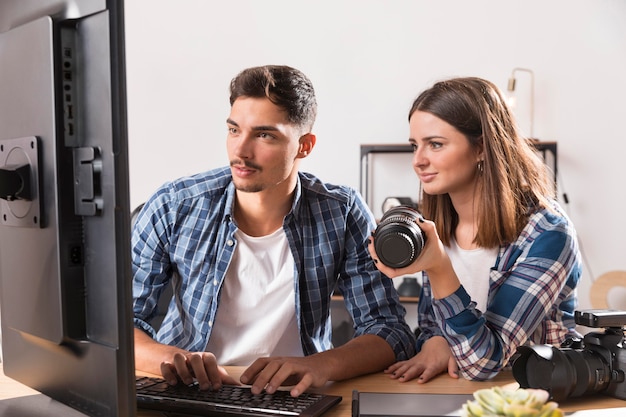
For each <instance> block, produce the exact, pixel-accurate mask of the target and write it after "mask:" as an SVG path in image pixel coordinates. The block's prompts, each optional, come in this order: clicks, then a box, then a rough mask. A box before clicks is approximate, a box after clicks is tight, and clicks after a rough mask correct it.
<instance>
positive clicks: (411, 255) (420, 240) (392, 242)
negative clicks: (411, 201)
mask: <svg viewBox="0 0 626 417" xmlns="http://www.w3.org/2000/svg"><path fill="white" fill-rule="evenodd" d="M420 216H421V215H420V213H419V212H418V211H417V210H416V209H415V208H413V207H411V206H408V205H400V206H395V207H392V208H390V209H389V210H387V211H386V212H385V213H384V214H383V217H382V218H381V219H380V223H378V226H377V227H376V230H375V231H374V248H375V249H376V254H377V255H378V258H379V259H380V261H381V262H382V263H383V264H384V265H386V266H389V267H391V268H403V267H405V266H408V265H410V264H412V263H413V261H415V259H417V257H418V256H419V255H420V254H421V253H422V249H423V248H424V245H425V244H426V235H425V234H424V232H422V229H420V228H419V226H418V225H417V223H416V222H415V221H416V220H417V219H419V218H420Z"/></svg>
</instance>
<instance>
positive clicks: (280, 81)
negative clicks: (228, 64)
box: [230, 65, 317, 131]
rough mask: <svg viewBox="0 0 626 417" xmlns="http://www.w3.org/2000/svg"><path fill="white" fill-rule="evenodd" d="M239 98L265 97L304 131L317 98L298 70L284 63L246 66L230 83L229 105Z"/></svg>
mask: <svg viewBox="0 0 626 417" xmlns="http://www.w3.org/2000/svg"><path fill="white" fill-rule="evenodd" d="M239 97H253V98H263V97H266V98H268V99H269V100H270V101H271V102H272V103H274V104H275V105H277V106H278V107H280V108H282V109H284V110H285V111H286V112H287V119H288V120H289V122H291V123H294V124H296V125H298V126H300V127H301V128H303V129H304V130H307V131H310V130H311V129H312V128H313V123H314V122H315V117H316V115H317V101H316V99H315V90H314V89H313V84H312V83H311V81H310V80H309V79H308V78H307V76H306V75H304V74H303V73H302V72H300V71H298V70H297V69H295V68H291V67H288V66H285V65H265V66H261V67H253V68H247V69H245V70H243V71H241V72H240V73H239V74H238V75H237V76H236V77H235V78H233V80H232V81H231V82H230V105H231V106H232V105H233V103H234V102H235V100H237V99H238V98H239Z"/></svg>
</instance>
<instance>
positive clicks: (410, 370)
mask: <svg viewBox="0 0 626 417" xmlns="http://www.w3.org/2000/svg"><path fill="white" fill-rule="evenodd" d="M446 370H447V371H448V374H449V375H450V376H451V377H452V378H458V377H459V368H458V366H457V364H456V361H455V360H454V356H452V352H451V350H450V347H449V346H448V342H447V340H446V339H444V338H443V337H442V336H433V337H431V338H430V339H428V340H427V341H426V342H425V343H424V345H423V346H422V350H421V351H420V352H419V353H418V354H417V355H415V356H413V357H412V358H411V359H409V360H408V361H401V362H396V363H394V364H393V365H391V366H390V367H389V368H387V369H385V373H386V374H389V375H390V377H391V378H392V379H397V380H398V381H400V382H406V381H410V380H412V379H415V378H417V382H419V383H424V382H428V381H429V380H431V379H432V378H434V377H436V376H437V375H439V374H441V373H443V372H446Z"/></svg>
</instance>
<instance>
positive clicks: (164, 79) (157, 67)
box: [126, 0, 626, 308]
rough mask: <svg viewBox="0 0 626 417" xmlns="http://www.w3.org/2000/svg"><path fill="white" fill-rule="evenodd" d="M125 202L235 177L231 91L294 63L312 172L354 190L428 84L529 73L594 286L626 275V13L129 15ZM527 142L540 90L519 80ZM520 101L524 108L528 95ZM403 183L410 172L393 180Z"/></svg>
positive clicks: (545, 8) (472, 4) (155, 1)
mask: <svg viewBox="0 0 626 417" xmlns="http://www.w3.org/2000/svg"><path fill="white" fill-rule="evenodd" d="M126 9H127V10H126V23H127V26H126V28H127V29H126V41H127V65H128V89H129V90H128V94H129V119H130V120H129V128H130V152H131V200H132V202H133V205H136V204H139V203H140V202H141V201H143V200H145V199H146V198H147V197H148V195H149V194H150V193H151V192H152V191H153V190H154V189H155V188H156V187H157V186H159V185H160V184H161V183H162V182H164V181H166V180H168V179H172V178H175V177H179V176H181V175H185V174H189V173H194V172H199V171H203V170H206V169H208V168H213V167H216V166H220V165H224V164H226V162H227V160H226V150H225V137H226V124H225V120H226V117H227V116H228V113H229V104H228V83H229V81H230V79H231V78H232V77H233V76H234V75H235V74H236V73H237V72H239V71H240V70H241V69H243V68H245V67H248V66H253V65H262V64H287V65H291V66H294V67H296V68H299V69H300V70H302V71H303V72H305V73H306V74H307V75H308V76H309V77H310V78H311V80H312V81H313V84H314V85H315V88H316V91H317V95H318V103H319V115H318V119H317V123H316V128H315V133H316V134H317V137H318V144H317V146H316V148H315V151H314V152H313V153H312V154H311V156H310V157H309V158H308V159H307V160H306V161H305V162H304V164H303V169H305V170H307V171H311V172H314V173H316V174H317V175H318V176H320V177H321V178H323V179H324V180H327V181H330V182H336V183H343V184H347V185H352V186H354V187H358V186H359V167H360V165H359V145H360V144H362V143H404V142H405V141H406V140H407V138H408V123H407V112H408V110H409V106H410V104H411V102H412V100H413V99H414V98H415V96H416V95H417V94H418V93H419V92H420V91H421V90H423V89H424V88H427V87H429V86H430V85H431V84H432V83H433V82H434V81H436V80H439V79H441V78H447V77H451V76H466V75H473V76H480V77H484V78H487V79H490V80H491V81H493V82H494V83H496V84H497V85H498V86H500V87H501V88H502V89H503V90H505V89H506V86H507V80H508V78H509V76H510V75H511V71H512V69H513V68H515V67H524V68H530V69H532V70H533V72H534V74H535V108H536V109H535V118H534V132H533V133H534V136H535V137H537V138H539V139H542V140H549V141H552V140H554V141H557V142H558V146H559V159H558V163H559V171H560V188H561V191H564V192H566V193H567V195H568V197H569V201H570V202H569V204H568V205H566V208H567V210H568V212H569V213H570V216H571V218H572V220H573V221H574V223H575V224H576V227H577V229H578V232H579V237H580V240H581V242H582V245H583V250H584V255H585V257H586V265H587V268H586V269H585V273H584V282H583V284H582V285H581V291H580V301H581V307H582V308H588V307H589V297H588V290H589V287H590V284H591V282H592V280H593V279H594V278H596V277H598V276H599V275H601V274H603V273H605V272H607V271H610V270H615V269H621V270H625V269H626V244H625V243H624V241H625V240H626V226H625V224H626V221H625V215H624V214H625V213H624V207H625V206H626V191H625V190H626V185H625V184H624V182H625V181H626V175H625V172H626V169H625V166H626V161H625V160H624V154H625V151H626V141H625V139H626V137H625V136H626V134H625V133H624V120H625V119H626V104H625V100H626V1H624V0H551V1H545V0H520V1H498V0H491V1H490V0H473V1H466V0H439V1H428V0H389V1H381V0H318V1H295V0H292V1H290V0H263V1H261V0H257V1H255V0H227V1H221V2H218V1H208V0H176V1H173V0H171V1H165V0H127V1H126ZM517 79H518V82H517V92H518V94H519V97H518V105H517V107H516V112H517V115H518V120H519V124H520V126H521V127H522V128H523V129H524V130H525V131H526V132H527V133H528V130H529V120H530V116H529V114H528V110H527V98H528V97H527V95H528V91H529V89H530V88H529V80H530V77H528V76H527V74H524V73H520V74H518V77H517ZM525 95H526V96H525ZM395 175H396V177H397V178H398V181H409V180H405V179H407V178H410V180H413V176H414V174H413V172H412V169H411V167H410V165H408V164H407V165H406V166H398V167H397V173H396V174H395Z"/></svg>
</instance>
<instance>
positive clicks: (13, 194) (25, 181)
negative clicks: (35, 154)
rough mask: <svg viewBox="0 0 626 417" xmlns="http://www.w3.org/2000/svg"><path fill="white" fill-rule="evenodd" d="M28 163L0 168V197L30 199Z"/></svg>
mask: <svg viewBox="0 0 626 417" xmlns="http://www.w3.org/2000/svg"><path fill="white" fill-rule="evenodd" d="M30 184H31V181H30V165H20V166H5V167H3V168H0V198H1V199H3V200H7V201H14V200H30V199H31V185H30Z"/></svg>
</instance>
